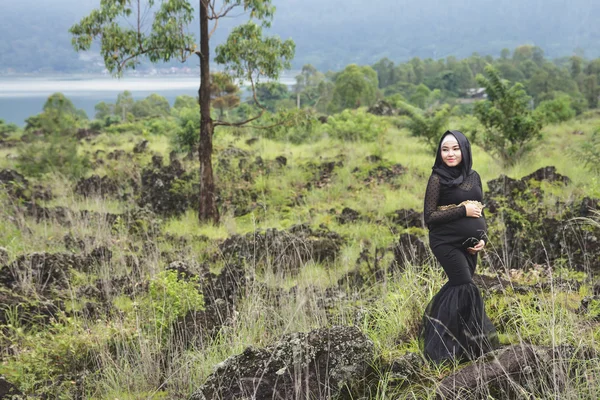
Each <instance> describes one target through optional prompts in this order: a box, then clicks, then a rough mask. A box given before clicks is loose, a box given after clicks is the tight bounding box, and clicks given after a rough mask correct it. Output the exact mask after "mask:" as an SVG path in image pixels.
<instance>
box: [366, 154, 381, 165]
mask: <svg viewBox="0 0 600 400" xmlns="http://www.w3.org/2000/svg"><path fill="white" fill-rule="evenodd" d="M366 160H367V161H368V162H370V163H378V162H381V157H379V156H378V155H375V154H371V155H370V156H367V158H366Z"/></svg>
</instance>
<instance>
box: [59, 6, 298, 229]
mask: <svg viewBox="0 0 600 400" xmlns="http://www.w3.org/2000/svg"><path fill="white" fill-rule="evenodd" d="M234 10H236V11H238V10H243V11H244V12H247V13H248V14H249V16H250V19H251V20H250V21H248V22H247V23H245V24H242V25H239V26H237V27H235V28H234V29H233V30H232V31H231V33H230V35H229V37H228V38H227V40H226V42H225V43H224V44H222V45H220V46H218V47H217V48H216V57H215V62H217V63H218V64H222V65H224V66H225V71H227V72H228V73H231V75H232V76H233V77H235V78H240V79H244V80H246V81H248V82H250V85H251V87H252V89H254V88H255V85H256V83H257V82H258V81H259V80H260V78H261V77H267V78H270V79H277V78H278V77H279V73H280V72H281V70H282V69H284V68H289V67H290V61H291V59H292V58H293V56H294V51H295V45H294V42H293V41H291V40H286V41H282V40H281V39H279V38H276V37H264V36H263V33H262V28H263V27H269V26H270V24H271V21H272V19H273V15H274V13H275V7H274V6H273V5H272V4H271V0H198V9H197V10H194V7H193V6H192V1H191V0H163V1H161V2H160V3H159V2H158V1H157V0H102V1H101V2H100V7H99V8H98V9H95V10H93V11H92V12H91V13H90V14H89V15H88V16H86V17H84V18H82V19H81V21H80V22H79V23H78V24H75V25H73V26H72V27H71V29H70V32H71V34H72V35H73V46H74V47H75V49H76V50H77V51H81V50H89V49H90V47H91V45H92V42H93V41H94V40H95V39H99V40H100V53H101V54H102V57H103V58H104V63H105V65H106V68H107V69H108V70H109V71H110V72H111V73H113V74H116V75H120V74H122V72H123V71H124V70H126V69H129V68H135V66H136V65H138V64H139V62H140V60H141V59H142V58H146V59H148V60H150V61H151V62H159V61H170V60H172V59H178V60H180V61H182V62H183V61H185V60H186V59H188V57H190V56H194V55H196V56H197V57H198V58H199V60H200V88H199V90H198V95H199V102H200V116H199V118H200V132H199V159H200V196H199V197H200V201H199V205H198V218H199V220H200V222H209V221H212V222H213V223H218V221H219V211H218V209H217V204H216V199H215V183H214V176H213V168H212V152H213V143H212V138H213V133H214V129H215V127H217V126H242V125H245V124H246V123H248V122H250V121H254V120H257V119H258V118H260V116H262V114H263V112H264V109H263V108H261V110H260V111H259V112H258V113H257V115H254V116H252V117H250V118H248V119H247V120H245V121H241V122H236V123H232V122H227V121H220V120H213V119H212V118H211V115H210V109H211V79H210V63H211V53H210V41H211V38H212V36H213V34H214V33H215V31H216V30H217V28H218V25H219V20H221V19H223V18H226V17H227V16H231V15H232V13H233V12H234ZM150 14H152V18H149V15H150ZM195 16H197V17H198V18H199V23H200V37H199V41H196V38H195V37H194V36H193V35H191V34H190V33H188V32H187V28H188V27H189V25H190V24H191V23H192V22H193V21H194V17H195ZM127 20H128V21H130V23H129V24H125V23H122V22H125V21H127ZM253 20H256V21H258V22H259V23H260V25H258V24H256V23H254V22H253ZM145 22H148V23H147V24H146V23H145ZM254 97H255V98H256V96H254Z"/></svg>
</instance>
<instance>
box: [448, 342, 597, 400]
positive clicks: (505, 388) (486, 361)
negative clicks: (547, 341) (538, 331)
mask: <svg viewBox="0 0 600 400" xmlns="http://www.w3.org/2000/svg"><path fill="white" fill-rule="evenodd" d="M593 357H595V355H594V354H593V352H592V351H590V350H589V349H583V350H582V349H580V350H576V349H574V348H570V347H563V346H557V347H548V346H533V345H530V344H518V345H513V346H509V347H506V348H503V349H500V350H497V351H495V352H493V353H490V354H488V355H486V356H483V357H482V358H480V359H478V360H477V361H476V362H474V363H473V364H471V365H469V366H467V367H465V368H462V369H460V370H459V371H457V372H455V373H453V374H451V375H449V376H447V377H446V378H444V379H443V380H442V381H441V383H440V384H439V386H438V390H437V398H438V399H483V398H500V399H522V398H525V397H524V395H525V394H526V393H529V394H531V398H541V397H546V395H547V394H548V393H547V391H548V388H552V390H553V392H554V394H556V395H558V397H557V398H560V397H561V396H560V391H561V388H562V387H564V385H565V384H566V382H567V379H568V378H569V373H574V374H577V369H578V365H577V364H578V363H579V362H583V363H585V360H589V359H590V358H593ZM536 394H537V396H536ZM527 398H529V397H527Z"/></svg>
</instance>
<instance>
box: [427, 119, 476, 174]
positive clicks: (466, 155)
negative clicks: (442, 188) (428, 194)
mask: <svg viewBox="0 0 600 400" xmlns="http://www.w3.org/2000/svg"><path fill="white" fill-rule="evenodd" d="M449 134H452V135H453V136H454V137H455V138H456V140H457V141H458V145H459V147H460V154H461V155H462V161H461V162H460V164H458V165H457V166H456V167H449V166H447V165H446V164H445V163H444V161H443V160H442V140H444V138H445V137H446V135H449ZM472 166H473V159H472V158H471V144H470V143H469V140H468V139H467V137H466V136H465V135H463V134H462V132H459V131H446V132H445V133H444V134H443V135H442V137H441V138H440V142H439V144H438V148H437V153H436V156H435V164H433V168H432V169H433V172H435V173H436V174H437V175H439V177H440V181H441V183H442V185H446V186H458V185H460V184H461V183H462V182H463V181H464V180H465V178H466V177H467V176H469V175H471V174H472V173H473V171H472V170H471V167H472Z"/></svg>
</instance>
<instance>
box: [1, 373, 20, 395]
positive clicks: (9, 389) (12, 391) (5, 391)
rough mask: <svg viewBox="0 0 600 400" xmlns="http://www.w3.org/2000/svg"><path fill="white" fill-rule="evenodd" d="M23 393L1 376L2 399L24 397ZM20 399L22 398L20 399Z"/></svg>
mask: <svg viewBox="0 0 600 400" xmlns="http://www.w3.org/2000/svg"><path fill="white" fill-rule="evenodd" d="M22 395H23V393H22V392H21V391H20V390H19V389H17V387H16V386H15V385H13V384H12V383H10V382H9V381H7V380H6V379H4V378H3V377H1V376H0V399H6V400H8V399H12V398H13V396H22ZM19 398H20V397H19Z"/></svg>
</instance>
